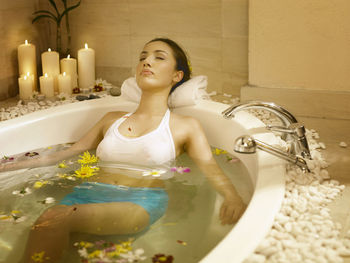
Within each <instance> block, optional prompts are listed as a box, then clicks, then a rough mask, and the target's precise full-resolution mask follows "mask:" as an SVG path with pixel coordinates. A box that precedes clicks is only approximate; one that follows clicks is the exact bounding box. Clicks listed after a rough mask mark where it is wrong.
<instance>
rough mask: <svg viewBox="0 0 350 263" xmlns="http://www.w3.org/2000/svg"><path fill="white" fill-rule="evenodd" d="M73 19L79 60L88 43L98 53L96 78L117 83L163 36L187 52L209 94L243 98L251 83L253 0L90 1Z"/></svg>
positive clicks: (195, 71)
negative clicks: (250, 16)
mask: <svg viewBox="0 0 350 263" xmlns="http://www.w3.org/2000/svg"><path fill="white" fill-rule="evenodd" d="M70 21H71V31H72V42H73V43H72V44H73V45H72V54H73V56H76V53H77V50H78V49H79V48H81V47H83V45H84V43H85V42H87V43H88V44H89V46H90V47H92V48H94V49H95V50H96V64H97V65H96V66H97V68H96V74H97V76H96V77H102V78H104V79H106V80H109V81H110V82H112V83H114V84H116V85H120V84H121V83H122V81H123V80H124V79H125V78H127V77H129V76H132V75H133V72H134V67H135V66H136V63H137V62H138V56H139V52H140V51H141V49H142V47H143V45H144V44H145V43H146V42H147V41H149V40H151V39H152V38H154V37H160V36H161V37H164V36H165V37H170V38H172V39H174V40H175V41H177V42H179V44H180V45H182V46H183V47H184V48H185V49H186V50H187V52H188V54H189V56H190V59H191V62H192V66H193V70H194V74H195V75H199V74H204V75H208V77H209V88H208V89H209V90H216V91H218V92H226V93H231V94H236V95H239V91H240V87H241V86H242V85H244V84H246V83H247V82H248V0H190V1H188V0H149V1H144V0H118V1H114V0H84V1H82V4H81V6H80V7H79V8H78V9H76V10H74V11H72V13H71V15H70Z"/></svg>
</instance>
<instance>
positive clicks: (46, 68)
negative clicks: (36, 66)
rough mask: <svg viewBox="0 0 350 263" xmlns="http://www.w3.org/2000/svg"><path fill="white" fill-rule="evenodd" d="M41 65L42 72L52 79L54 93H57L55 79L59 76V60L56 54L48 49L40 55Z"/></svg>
mask: <svg viewBox="0 0 350 263" xmlns="http://www.w3.org/2000/svg"><path fill="white" fill-rule="evenodd" d="M41 63H42V67H43V72H45V73H47V74H48V75H49V76H52V77H53V82H54V88H55V91H58V82H57V77H58V75H59V74H60V60H59V55H58V52H56V51H51V49H50V48H49V49H48V51H46V52H44V53H42V54H41Z"/></svg>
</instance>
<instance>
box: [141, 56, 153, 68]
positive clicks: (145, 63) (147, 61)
mask: <svg viewBox="0 0 350 263" xmlns="http://www.w3.org/2000/svg"><path fill="white" fill-rule="evenodd" d="M150 57H151V56H147V57H145V59H144V60H143V63H142V65H143V67H146V66H148V67H151V58H150Z"/></svg>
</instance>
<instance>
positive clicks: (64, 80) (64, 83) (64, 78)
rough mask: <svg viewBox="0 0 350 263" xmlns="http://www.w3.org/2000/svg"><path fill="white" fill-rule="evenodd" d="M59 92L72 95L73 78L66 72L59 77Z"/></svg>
mask: <svg viewBox="0 0 350 263" xmlns="http://www.w3.org/2000/svg"><path fill="white" fill-rule="evenodd" d="M58 90H59V93H65V94H69V95H70V94H72V82H71V77H70V75H67V74H66V72H63V74H60V75H59V76H58Z"/></svg>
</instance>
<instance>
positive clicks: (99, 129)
mask: <svg viewBox="0 0 350 263" xmlns="http://www.w3.org/2000/svg"><path fill="white" fill-rule="evenodd" d="M112 115H113V113H107V114H106V115H105V116H104V117H103V118H102V119H101V120H100V121H98V122H97V123H96V124H95V125H94V126H93V127H92V128H91V129H90V130H89V131H88V132H87V133H86V134H85V135H84V136H83V137H82V138H81V139H80V140H79V141H77V142H76V143H74V144H73V145H72V147H70V148H68V149H66V150H62V151H59V152H55V153H53V154H50V155H47V156H41V157H39V158H33V159H28V160H25V161H21V162H14V163H5V164H0V172H2V171H10V170H17V169H21V168H33V167H39V166H44V165H53V164H55V163H57V162H59V161H61V160H64V159H67V158H70V157H72V156H75V155H77V154H79V153H81V152H83V151H86V150H90V149H96V147H97V146H98V144H99V143H100V141H101V140H102V139H103V128H104V126H105V124H106V123H107V122H108V121H110V120H111V119H112V117H113V116H112Z"/></svg>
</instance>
